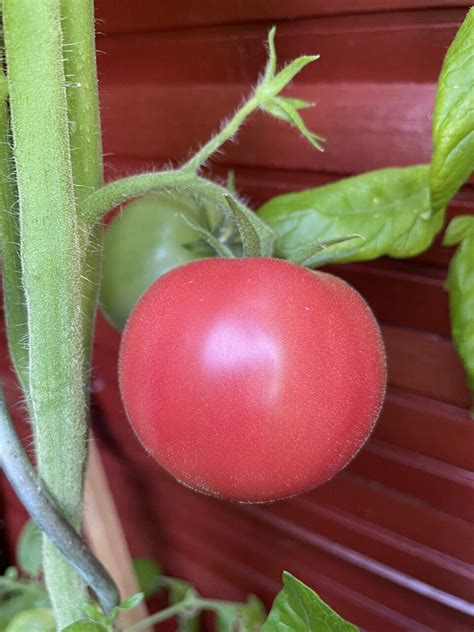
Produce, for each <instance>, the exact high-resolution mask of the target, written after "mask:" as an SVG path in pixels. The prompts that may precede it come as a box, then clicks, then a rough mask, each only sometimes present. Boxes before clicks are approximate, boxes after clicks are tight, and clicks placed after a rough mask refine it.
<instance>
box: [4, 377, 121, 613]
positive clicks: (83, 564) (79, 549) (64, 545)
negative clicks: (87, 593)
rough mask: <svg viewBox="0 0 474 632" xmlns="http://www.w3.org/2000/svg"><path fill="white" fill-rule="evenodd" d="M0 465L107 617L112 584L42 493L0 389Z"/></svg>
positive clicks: (113, 598) (113, 599)
mask: <svg viewBox="0 0 474 632" xmlns="http://www.w3.org/2000/svg"><path fill="white" fill-rule="evenodd" d="M0 465H1V466H2V468H3V470H4V472H5V474H6V476H7V478H8V480H9V481H10V483H11V485H12V487H13V489H14V490H15V491H16V493H17V495H18V498H19V499H20V500H21V502H22V503H23V505H24V506H25V508H26V509H27V511H28V513H29V514H30V516H31V518H32V519H33V521H34V522H35V523H36V524H37V526H38V527H39V528H40V529H41V530H42V531H43V532H44V533H45V534H46V536H47V537H48V538H49V540H50V541H51V542H52V543H53V544H54V545H55V546H56V547H57V548H58V549H59V550H60V551H61V553H62V554H63V555H64V556H65V557H66V558H67V559H68V560H69V562H70V563H71V564H72V565H73V566H74V568H75V569H76V571H77V572H78V574H79V575H80V576H81V577H82V578H83V579H84V581H85V582H86V583H87V584H88V585H89V586H90V587H91V588H92V590H93V591H94V592H95V594H96V595H97V599H98V601H99V603H100V605H101V606H102V608H103V609H104V612H106V613H108V612H110V610H112V608H114V607H115V606H117V605H118V603H119V594H118V590H117V587H116V586H115V584H114V582H113V580H112V579H111V577H110V576H109V574H108V573H107V571H106V570H105V568H104V567H103V566H102V564H101V563H100V562H99V561H98V560H97V559H96V558H95V557H94V555H93V554H92V552H91V551H90V549H89V548H88V547H87V545H86V544H85V543H84V542H83V540H82V539H81V538H80V537H79V535H78V533H77V532H76V531H75V530H74V529H73V528H72V526H71V525H70V524H69V522H68V521H67V520H65V519H64V518H63V516H62V514H61V512H60V511H59V510H58V509H57V507H56V505H55V504H54V502H53V501H52V500H51V498H50V497H49V496H48V494H47V493H46V491H45V490H44V489H42V485H41V483H40V482H39V481H38V479H37V477H36V475H35V472H34V470H33V467H32V465H31V463H30V461H29V460H28V457H27V456H26V454H25V452H24V450H23V448H22V447H21V444H20V442H19V440H18V437H17V435H16V433H15V430H14V428H13V425H12V422H11V420H10V416H9V414H8V410H7V406H6V402H5V398H4V395H3V392H2V390H1V389H0Z"/></svg>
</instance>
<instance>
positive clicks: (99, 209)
mask: <svg viewBox="0 0 474 632" xmlns="http://www.w3.org/2000/svg"><path fill="white" fill-rule="evenodd" d="M195 180H196V176H195V174H194V173H191V174H189V173H181V172H180V171H160V172H152V173H141V174H139V175H136V176H129V177H128V178H121V179H120V180H115V181H114V182H111V183H110V184H106V185H105V186H103V187H101V188H100V189H97V191H94V193H91V194H90V195H88V196H87V197H86V198H85V199H84V200H83V201H82V203H81V205H80V207H79V209H78V213H79V218H80V220H81V222H82V224H83V225H84V226H89V227H90V228H91V227H93V226H94V225H95V224H96V223H97V222H100V221H101V220H102V219H103V217H104V216H105V215H106V213H108V212H109V211H110V210H111V209H113V208H114V207H115V206H119V205H120V204H123V203H124V202H126V201H127V200H130V199H131V198H135V197H140V196H141V195H145V194H146V193H151V192H153V191H170V190H175V189H180V190H182V189H190V190H192V184H193V182H194V181H195Z"/></svg>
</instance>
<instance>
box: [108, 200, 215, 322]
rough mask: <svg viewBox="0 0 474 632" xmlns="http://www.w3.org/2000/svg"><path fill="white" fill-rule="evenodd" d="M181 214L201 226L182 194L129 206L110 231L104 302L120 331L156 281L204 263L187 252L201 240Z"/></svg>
mask: <svg viewBox="0 0 474 632" xmlns="http://www.w3.org/2000/svg"><path fill="white" fill-rule="evenodd" d="M179 213H184V214H185V215H188V216H190V217H192V218H194V219H195V220H196V218H197V213H198V210H197V206H196V204H195V203H194V202H193V201H192V200H190V199H188V198H186V197H185V196H182V195H181V196H180V195H178V194H173V195H171V194H165V193H163V194H157V195H148V196H145V197H142V198H139V199H137V200H135V201H133V202H131V203H130V204H127V205H126V206H125V207H124V208H123V209H122V211H121V212H120V213H119V214H118V215H117V216H116V217H115V218H114V219H113V220H112V221H111V223H110V224H109V226H108V227H107V230H106V233H105V245H104V266H103V278H102V285H101V295H100V302H101V306H102V310H103V312H104V313H105V315H106V316H107V318H108V320H109V321H110V322H111V323H112V324H113V325H114V326H115V327H116V328H117V329H119V330H122V329H123V327H124V325H125V322H126V320H127V318H128V316H129V314H130V312H131V311H132V309H133V307H134V306H135V305H136V303H137V302H138V299H139V298H140V296H141V295H142V294H143V292H144V291H145V290H146V289H147V288H148V287H149V286H150V285H151V284H152V283H153V281H155V280H156V279H157V278H158V277H160V276H161V275H162V274H164V273H165V272H167V271H168V270H171V269H172V268H175V267H176V266H179V265H183V264H184V263H188V262H189V261H194V260H195V259H197V258H199V255H196V254H193V253H192V252H191V251H190V250H189V249H188V248H186V247H185V245H186V244H189V243H191V242H193V241H195V240H196V239H197V238H198V237H199V235H198V234H197V233H196V232H195V231H194V230H193V229H192V228H190V227H189V226H188V225H187V224H186V222H185V221H184V220H183V219H182V218H181V217H180V216H179ZM201 256H202V255H201Z"/></svg>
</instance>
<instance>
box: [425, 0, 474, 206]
mask: <svg viewBox="0 0 474 632" xmlns="http://www.w3.org/2000/svg"><path fill="white" fill-rule="evenodd" d="M433 144H434V151H433V156H432V159H431V169H430V178H429V179H430V187H431V196H432V204H433V210H434V211H435V212H436V211H437V210H439V209H441V208H442V207H443V206H445V205H446V204H447V203H448V202H449V200H450V199H451V198H452V197H453V195H454V194H455V193H456V191H457V190H458V189H459V187H460V186H461V185H462V184H463V183H464V182H465V181H466V180H467V179H468V178H469V176H470V175H471V173H472V171H473V169H474V9H470V10H469V12H468V14H467V16H466V19H465V20H464V22H463V24H462V26H461V28H460V29H459V31H458V33H457V35H456V37H455V38H454V40H453V42H452V44H451V46H450V47H449V50H448V52H447V54H446V57H445V58H444V62H443V67H442V69H441V74H440V76H439V81H438V90H437V93H436V105H435V110H434V115H433Z"/></svg>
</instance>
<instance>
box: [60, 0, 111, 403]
mask: <svg viewBox="0 0 474 632" xmlns="http://www.w3.org/2000/svg"><path fill="white" fill-rule="evenodd" d="M61 16H62V22H61V27H62V31H63V40H64V72H65V76H66V82H67V89H66V92H67V101H68V116H69V125H70V132H69V138H70V144H71V158H72V173H73V179H74V189H75V194H76V200H77V202H78V203H79V202H80V201H81V200H82V199H84V198H85V197H87V195H89V194H90V193H91V192H92V191H94V190H95V189H97V188H99V187H100V186H101V185H102V184H103V165H102V142H101V134H100V117H99V96H98V90H97V69H96V55H95V38H94V3H93V0H62V2H61ZM80 228H81V233H80V239H81V254H82V257H83V259H82V269H81V276H82V282H81V285H82V287H81V297H82V316H83V323H82V327H83V345H84V385H85V389H86V392H87V391H88V386H89V377H90V355H91V344H92V336H93V330H94V322H95V315H96V308H97V301H98V293H99V283H100V275H101V268H102V252H103V232H104V231H103V227H102V224H101V223H98V224H97V225H96V226H95V227H94V229H93V230H92V231H89V229H88V227H87V226H86V227H81V226H80Z"/></svg>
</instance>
